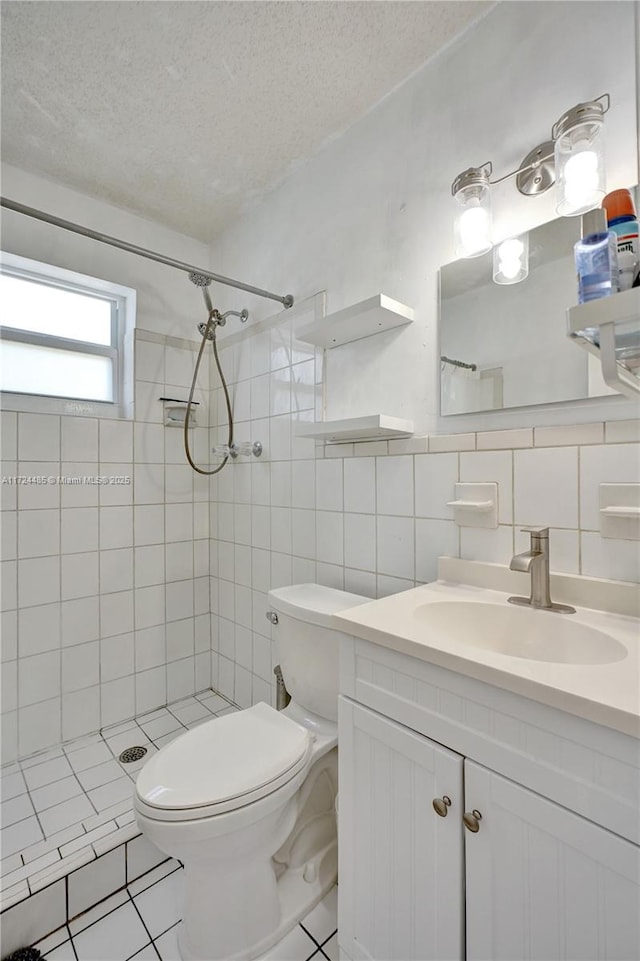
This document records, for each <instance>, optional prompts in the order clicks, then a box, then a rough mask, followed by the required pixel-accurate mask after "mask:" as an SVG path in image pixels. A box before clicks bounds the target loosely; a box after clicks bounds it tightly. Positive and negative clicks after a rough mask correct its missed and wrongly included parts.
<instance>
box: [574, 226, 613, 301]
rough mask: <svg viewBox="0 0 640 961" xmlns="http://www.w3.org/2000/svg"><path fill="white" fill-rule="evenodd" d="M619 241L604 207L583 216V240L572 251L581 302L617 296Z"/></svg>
mask: <svg viewBox="0 0 640 961" xmlns="http://www.w3.org/2000/svg"><path fill="white" fill-rule="evenodd" d="M616 240H617V237H616V235H615V234H614V232H613V231H612V230H607V215H606V213H605V212H604V210H603V209H602V208H601V207H598V208H596V209H595V210H589V211H588V213H586V214H585V215H584V216H583V218H582V238H581V240H579V241H578V242H577V244H576V245H575V246H574V248H573V250H574V254H575V260H576V271H577V274H578V301H579V303H581V304H586V303H588V301H590V300H598V299H599V298H600V297H608V296H609V295H610V294H617V293H618V290H619V284H618V257H617V250H616Z"/></svg>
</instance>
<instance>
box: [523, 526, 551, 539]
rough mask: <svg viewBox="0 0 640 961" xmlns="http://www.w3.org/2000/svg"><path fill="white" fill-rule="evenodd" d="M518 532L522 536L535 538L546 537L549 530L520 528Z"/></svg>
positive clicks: (546, 528)
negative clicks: (529, 535) (533, 536)
mask: <svg viewBox="0 0 640 961" xmlns="http://www.w3.org/2000/svg"><path fill="white" fill-rule="evenodd" d="M520 530H521V531H522V533H523V534H534V535H535V536H536V537H548V536H549V528H548V527H521V528H520Z"/></svg>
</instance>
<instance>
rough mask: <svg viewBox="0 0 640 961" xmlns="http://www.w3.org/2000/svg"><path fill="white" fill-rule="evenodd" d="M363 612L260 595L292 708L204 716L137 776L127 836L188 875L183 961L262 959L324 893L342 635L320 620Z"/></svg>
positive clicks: (307, 587)
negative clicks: (137, 833)
mask: <svg viewBox="0 0 640 961" xmlns="http://www.w3.org/2000/svg"><path fill="white" fill-rule="evenodd" d="M369 600H370V598H367V597H361V596H360V595H358V594H349V593H346V592H344V591H338V590H334V589H333V588H328V587H322V586H320V585H318V584H297V585H294V586H291V587H283V588H279V589H277V590H273V591H270V592H269V602H270V604H271V611H269V613H268V615H267V616H268V617H269V619H270V620H271V622H272V624H273V625H274V628H273V632H274V639H275V641H276V647H277V653H278V657H279V660H280V666H281V669H282V673H283V677H284V681H285V684H286V687H287V689H288V691H289V694H290V695H291V701H290V703H289V704H288V705H287V707H286V708H285V709H284V710H283V711H276V710H275V709H274V708H272V707H270V706H269V705H268V704H264V703H259V704H256V705H254V706H253V707H250V708H247V709H246V710H243V711H238V712H236V713H234V714H229V715H225V716H223V717H219V718H213V719H212V720H210V721H207V722H206V723H204V724H201V725H200V726H199V727H196V728H194V729H193V730H191V731H187V732H186V733H185V734H182V735H181V736H180V737H178V738H176V739H175V740H174V741H171V743H169V744H167V745H166V746H165V747H163V748H162V749H161V750H160V751H158V753H157V754H154V755H153V756H152V757H151V758H150V759H149V761H147V763H146V764H145V766H144V767H143V768H142V770H141V771H140V774H139V775H138V779H137V783H136V791H135V802H134V807H135V814H136V819H137V821H138V825H139V827H140V829H141V830H142V832H143V833H144V834H145V835H146V836H147V837H148V838H149V839H150V840H151V841H152V842H153V843H154V844H155V845H156V847H158V848H160V850H161V851H164V852H166V854H168V855H171V856H172V857H174V858H178V859H179V860H180V861H182V862H183V864H184V868H185V881H186V894H185V904H184V913H183V920H182V923H181V925H180V929H179V934H178V944H179V949H180V956H181V958H182V959H183V961H233V959H246V961H250V959H255V958H259V957H260V956H261V955H263V954H264V953H265V952H267V951H268V950H269V948H270V947H272V946H273V945H274V944H276V943H277V942H278V941H279V940H280V939H281V938H282V937H283V936H284V935H285V934H286V933H287V932H288V931H290V930H291V929H292V928H293V927H294V926H295V925H296V924H297V923H298V921H300V920H301V919H302V918H303V917H304V916H305V915H306V914H307V913H308V911H310V910H311V908H313V907H314V905H315V904H317V903H318V902H319V901H320V900H321V899H322V898H323V897H324V895H325V894H326V893H327V892H328V891H329V890H330V888H331V887H332V886H333V885H334V884H335V882H336V879H337V863H338V862H337V837H336V812H335V800H336V794H337V788H338V764H337V761H338V757H337V742H338V728H337V708H338V652H339V642H340V638H341V637H342V636H344V635H342V633H341V632H340V631H337V630H335V629H334V628H333V627H332V626H331V615H332V614H333V613H336V612H338V611H342V610H345V609H347V608H350V607H355V606H356V605H359V604H364V603H367V602H368V601H369Z"/></svg>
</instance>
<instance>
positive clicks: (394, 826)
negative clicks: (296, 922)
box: [338, 638, 640, 961]
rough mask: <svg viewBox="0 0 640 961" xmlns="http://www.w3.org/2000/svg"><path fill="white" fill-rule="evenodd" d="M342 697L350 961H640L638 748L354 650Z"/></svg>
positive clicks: (363, 647) (343, 873)
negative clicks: (467, 823) (467, 824)
mask: <svg viewBox="0 0 640 961" xmlns="http://www.w3.org/2000/svg"><path fill="white" fill-rule="evenodd" d="M341 691H342V694H341V698H340V708H339V725H340V735H339V737H340V812H339V839H340V840H339V844H340V868H339V877H340V884H339V889H338V898H339V913H338V931H339V935H338V936H339V942H340V948H341V952H342V957H344V958H348V959H351V961H362V959H373V961H448V959H460V961H461V959H464V958H468V959H473V961H481V959H482V961H520V959H531V961H560V959H591V961H605V959H610V961H637V959H638V958H640V932H639V923H640V922H639V917H640V848H639V847H638V841H639V840H640V838H639V836H638V835H639V832H640V819H639V815H638V791H639V783H640V778H639V771H640V765H639V763H638V742H637V740H636V739H635V738H632V737H629V736H627V735H624V734H621V733H620V732H617V731H613V730H609V729H606V728H602V727H600V726H599V725H595V724H592V723H591V722H589V721H586V720H584V719H582V718H577V717H573V716H571V715H568V714H564V713H563V712H561V711H558V710H557V709H555V708H551V707H547V706H546V705H542V704H539V703H536V702H533V701H531V700H529V699H527V698H524V697H519V696H517V695H514V694H512V693H510V692H507V691H504V690H501V689H499V688H497V687H493V686H492V685H489V684H486V683H484V682H481V681H478V680H475V679H473V678H469V677H465V676H462V675H459V674H457V673H455V672H453V671H449V670H445V669H443V668H440V667H437V666H434V665H432V664H429V663H426V662H424V661H421V660H418V659H416V658H412V657H408V656H406V655H405V654H401V653H398V652H394V651H390V650H388V649H386V648H383V647H381V646H379V645H376V644H372V643H370V642H368V641H364V640H361V639H356V638H354V639H352V640H350V641H349V642H348V643H346V644H345V645H344V649H343V651H342V662H341ZM443 797H445V798H446V799H447V800H450V802H451V803H450V804H445V806H444V808H442V806H441V805H438V806H439V807H440V811H441V813H440V814H438V813H437V812H436V810H435V809H434V806H433V801H434V800H436V802H438V801H440V800H442V798H443ZM443 810H444V811H446V816H444V817H443V816H441V814H442V812H443ZM474 811H475V812H479V813H480V815H481V818H480V819H479V820H478V821H477V826H478V830H477V832H475V833H472V832H471V831H469V830H468V829H467V828H465V827H464V825H463V814H464V813H465V812H466V813H467V814H468V815H471V816H472V819H473V816H474V815H473V813H472V812H474ZM472 819H471V821H470V823H471V826H472V827H473V826H475V825H474V823H473V820H472Z"/></svg>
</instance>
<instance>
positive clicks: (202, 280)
mask: <svg viewBox="0 0 640 961" xmlns="http://www.w3.org/2000/svg"><path fill="white" fill-rule="evenodd" d="M189 280H190V281H191V283H192V284H195V285H196V287H201V288H202V296H203V297H204V302H205V304H206V305H207V310H208V311H209V313H211V311H212V310H213V304H212V303H211V295H210V294H209V291H208V290H207V287H209V285H210V284H211V277H205V275H204V274H196V273H195V272H194V273H190V274H189Z"/></svg>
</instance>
